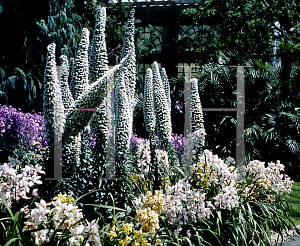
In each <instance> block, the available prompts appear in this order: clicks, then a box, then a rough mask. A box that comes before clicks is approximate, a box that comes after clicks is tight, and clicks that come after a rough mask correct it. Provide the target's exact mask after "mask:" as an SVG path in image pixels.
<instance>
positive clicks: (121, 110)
mask: <svg viewBox="0 0 300 246" xmlns="http://www.w3.org/2000/svg"><path fill="white" fill-rule="evenodd" d="M126 70H127V68H126V67H125V68H122V69H121V71H120V72H119V73H120V74H119V76H118V79H117V82H116V105H115V107H116V129H115V131H116V143H115V150H116V157H117V160H118V161H119V160H122V159H123V158H124V155H125V154H126V153H127V151H128V149H129V144H130V138H131V133H132V124H130V123H132V122H130V103H129V100H128V94H127V91H126V85H125V80H124V79H125V78H124V73H126V72H127V71H126Z"/></svg>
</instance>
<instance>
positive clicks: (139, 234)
mask: <svg viewBox="0 0 300 246" xmlns="http://www.w3.org/2000/svg"><path fill="white" fill-rule="evenodd" d="M133 234H134V235H133V238H134V239H139V238H144V237H146V236H147V235H148V233H144V232H142V230H139V231H133Z"/></svg>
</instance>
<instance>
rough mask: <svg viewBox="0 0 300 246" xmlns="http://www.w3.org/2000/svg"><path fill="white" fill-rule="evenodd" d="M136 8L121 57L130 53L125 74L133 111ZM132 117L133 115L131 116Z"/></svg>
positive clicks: (132, 13)
mask: <svg viewBox="0 0 300 246" xmlns="http://www.w3.org/2000/svg"><path fill="white" fill-rule="evenodd" d="M134 12H135V10H134V9H132V10H131V11H130V12H129V19H128V21H127V25H126V31H125V37H124V41H123V47H122V50H121V59H123V58H124V57H125V56H126V55H128V54H131V55H130V59H129V60H128V65H127V67H128V71H127V73H126V74H124V76H126V77H127V78H128V84H126V90H127V94H128V100H129V103H130V109H131V111H133V108H134V98H135V96H134V95H135V84H136V58H135V42H134V30H135V18H134ZM131 117H132V116H131Z"/></svg>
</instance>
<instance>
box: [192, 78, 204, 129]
mask: <svg viewBox="0 0 300 246" xmlns="http://www.w3.org/2000/svg"><path fill="white" fill-rule="evenodd" d="M191 83H192V95H191V96H192V97H191V113H192V119H191V123H192V132H194V131H197V130H199V129H203V131H204V132H205V130H204V119H203V112H202V106H201V101H200V97H199V92H198V80H197V79H196V78H193V79H192V80H191Z"/></svg>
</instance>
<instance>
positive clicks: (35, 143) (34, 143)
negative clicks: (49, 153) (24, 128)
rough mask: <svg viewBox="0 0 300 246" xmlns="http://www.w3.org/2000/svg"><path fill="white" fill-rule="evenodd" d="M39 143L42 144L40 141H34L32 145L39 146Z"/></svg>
mask: <svg viewBox="0 0 300 246" xmlns="http://www.w3.org/2000/svg"><path fill="white" fill-rule="evenodd" d="M37 145H41V143H40V142H33V143H32V146H33V147H35V146H37Z"/></svg>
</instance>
